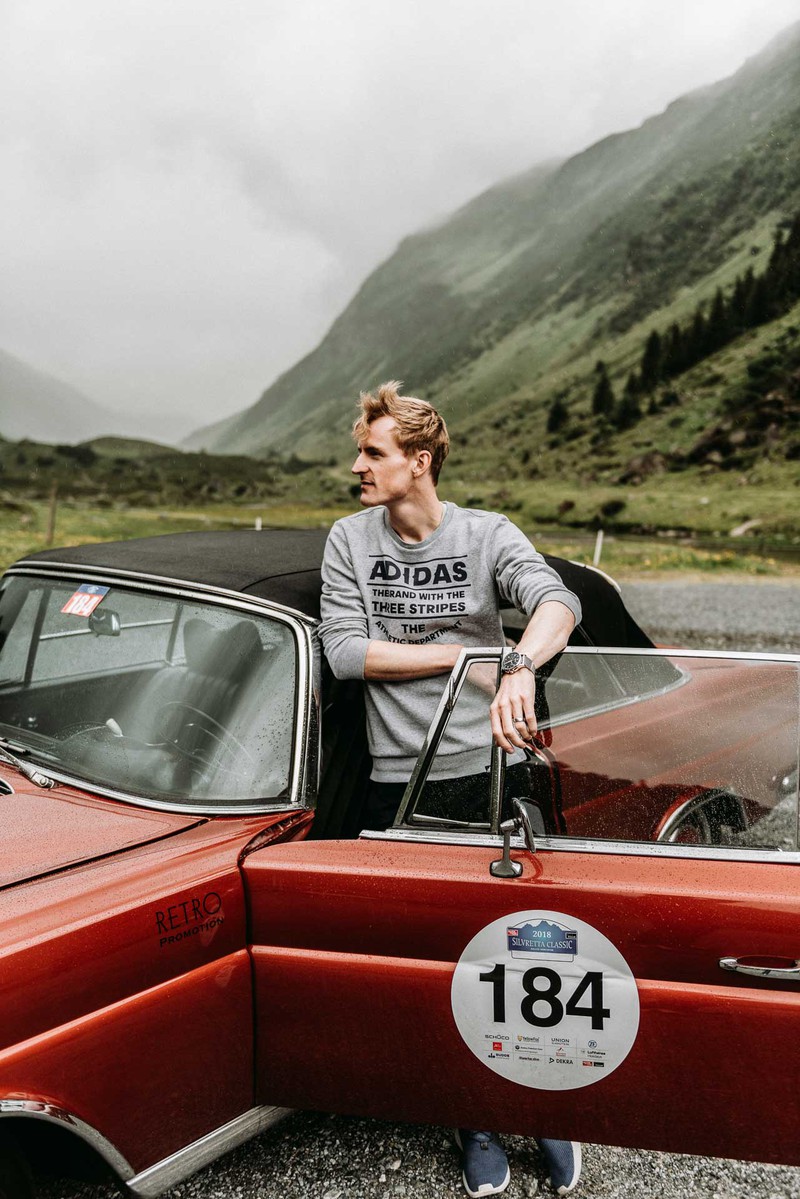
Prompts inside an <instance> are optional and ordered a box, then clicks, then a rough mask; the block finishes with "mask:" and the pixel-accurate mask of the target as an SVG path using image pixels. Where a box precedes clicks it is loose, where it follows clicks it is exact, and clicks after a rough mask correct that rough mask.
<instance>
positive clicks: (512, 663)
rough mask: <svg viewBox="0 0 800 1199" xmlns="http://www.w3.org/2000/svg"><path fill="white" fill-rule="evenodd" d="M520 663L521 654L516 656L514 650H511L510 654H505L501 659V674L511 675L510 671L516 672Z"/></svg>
mask: <svg viewBox="0 0 800 1199" xmlns="http://www.w3.org/2000/svg"><path fill="white" fill-rule="evenodd" d="M521 663H522V654H518V653H517V651H516V650H515V649H512V651H511V653H510V654H506V656H505V658H504V659H503V674H511V672H512V670H516V669H517V667H518V666H519V665H521Z"/></svg>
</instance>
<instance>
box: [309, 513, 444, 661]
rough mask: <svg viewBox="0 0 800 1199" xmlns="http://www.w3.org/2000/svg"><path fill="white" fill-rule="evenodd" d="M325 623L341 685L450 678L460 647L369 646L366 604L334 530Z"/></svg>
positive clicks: (326, 565)
mask: <svg viewBox="0 0 800 1199" xmlns="http://www.w3.org/2000/svg"><path fill="white" fill-rule="evenodd" d="M321 608H322V623H321V624H320V628H319V634H320V640H321V641H322V645H323V649H324V650H325V656H326V657H327V659H328V662H329V663H330V666H331V669H332V671H333V673H334V674H335V676H336V677H337V678H338V679H351V678H357V679H360V678H364V679H375V680H382V681H384V682H398V683H399V682H402V681H403V680H404V679H425V678H429V677H430V676H432V675H437V674H449V673H450V671H451V670H452V669H453V666H454V665H455V663H456V659H457V657H458V655H459V653H460V652H461V646H460V645H454V644H439V645H399V644H397V643H395V642H391V641H378V640H371V639H370V638H369V636H368V623H367V613H366V610H365V608H364V599H363V597H362V595H361V592H360V591H359V588H358V585H357V583H356V581H355V578H354V571H353V562H352V559H351V556H350V547H349V545H348V543H347V538H346V536H345V534H344V532H343V530H342V529H341V528H340V527H339V526H338V525H334V526H333V528H332V529H331V532H330V536H329V537H328V542H327V545H326V547H325V556H324V559H323V562H322V601H321Z"/></svg>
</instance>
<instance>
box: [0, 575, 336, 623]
mask: <svg viewBox="0 0 800 1199" xmlns="http://www.w3.org/2000/svg"><path fill="white" fill-rule="evenodd" d="M4 573H5V574H7V575H31V574H32V575H42V574H53V575H56V576H61V575H66V576H70V575H74V576H75V578H81V579H89V581H90V582H92V581H93V580H92V579H91V578H90V576H92V575H95V576H97V578H101V579H106V578H111V577H113V578H119V579H120V580H121V581H122V582H123V583H125V584H127V585H130V586H134V585H135V584H136V582H137V581H138V582H139V583H141V584H142V585H144V586H147V587H150V586H162V587H165V588H166V589H167V590H169V591H170V592H172V591H178V592H180V593H182V594H187V595H188V594H189V593H190V592H195V591H197V592H203V593H204V594H205V595H207V596H220V595H222V596H226V597H227V598H228V599H231V600H247V601H252V602H253V603H254V604H258V605H260V606H261V607H263V608H269V609H270V610H271V611H275V612H282V613H284V614H285V615H286V616H292V617H294V618H295V620H299V621H303V622H304V623H306V624H307V625H308V626H309V627H310V628H313V627H314V626H315V625H317V624H319V621H317V620H315V619H314V618H313V617H312V616H307V615H306V614H305V612H299V611H298V610H297V609H296V608H289V607H287V606H286V605H285V604H278V603H276V602H275V601H274V600H265V599H262V598H261V597H260V596H258V595H253V596H251V595H248V594H246V593H245V592H244V591H233V590H231V589H230V588H229V587H213V586H212V585H211V584H209V583H190V582H188V581H187V580H186V579H174V578H171V577H170V576H169V575H149V574H147V573H146V571H142V570H121V569H118V568H117V567H111V566H109V567H105V566H85V567H84V566H78V565H76V564H75V563H74V562H16V563H15V564H14V565H13V566H9V568H8V570H7V571H5V572H4ZM184 589H185V590H184Z"/></svg>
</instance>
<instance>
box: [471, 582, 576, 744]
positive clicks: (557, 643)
mask: <svg viewBox="0 0 800 1199" xmlns="http://www.w3.org/2000/svg"><path fill="white" fill-rule="evenodd" d="M574 627H575V615H574V613H573V612H572V610H571V608H568V607H567V605H566V604H562V603H561V602H560V601H559V600H544V601H543V602H542V603H541V604H540V605H539V607H538V608H537V609H536V611H535V612H534V614H533V616H532V617H531V618H530V620H529V621H528V626H527V628H526V629H525V632H524V633H523V634H522V637H521V638H520V640H519V642H518V644H517V649H518V650H519V652H520V653H522V654H527V655H528V657H529V658H530V659H531V661H532V662H533V664H534V666H543V665H544V663H545V662H549V661H550V659H551V658H552V657H553V656H554V655H555V654H557V653H560V652H561V650H562V649H564V647H565V645H566V644H567V642H568V640H569V635H570V633H571V632H572V630H573V629H574ZM535 696H536V680H535V679H534V677H533V675H532V674H531V672H530V671H529V670H527V669H526V668H525V667H524V666H523V667H522V668H521V669H520V670H516V671H514V673H513V674H507V675H504V677H503V678H502V680H501V682H500V686H499V688H498V690H497V694H496V696H495V697H494V700H493V701H492V705H491V708H490V709H489V712H490V717H491V722H492V734H493V736H494V740H495V743H496V744H497V745H499V746H501V747H502V748H503V749H504V750H506V752H507V753H512V752H513V750H514V749H524V748H525V746H526V745H528V744H529V743H530V741H531V739H532V737H533V734H534V733H535V732H536V717H535V715H534V711H533V705H534V699H535ZM518 717H521V718H522V719H521V720H519V721H517V720H516V718H518Z"/></svg>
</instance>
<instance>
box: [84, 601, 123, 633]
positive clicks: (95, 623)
mask: <svg viewBox="0 0 800 1199" xmlns="http://www.w3.org/2000/svg"><path fill="white" fill-rule="evenodd" d="M89 628H90V629H91V631H92V632H93V633H94V635H95V637H119V635H120V633H121V632H122V621H121V620H120V618H119V612H115V611H114V609H113V608H95V610H94V612H92V613H91V614H90V616H89Z"/></svg>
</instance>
